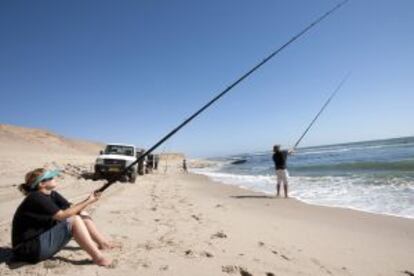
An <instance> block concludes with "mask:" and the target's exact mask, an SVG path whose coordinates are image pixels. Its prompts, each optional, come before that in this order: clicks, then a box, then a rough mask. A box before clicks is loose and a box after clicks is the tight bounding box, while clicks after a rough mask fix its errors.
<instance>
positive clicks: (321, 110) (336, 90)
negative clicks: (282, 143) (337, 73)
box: [293, 73, 350, 149]
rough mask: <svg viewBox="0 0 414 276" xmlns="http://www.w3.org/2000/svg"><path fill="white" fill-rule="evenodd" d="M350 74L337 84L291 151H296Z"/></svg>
mask: <svg viewBox="0 0 414 276" xmlns="http://www.w3.org/2000/svg"><path fill="white" fill-rule="evenodd" d="M349 75H350V73H348V74H347V75H346V76H345V77H344V78H343V79H342V81H341V82H340V83H339V85H338V86H337V87H336V89H335V90H334V92H333V93H332V95H331V96H330V97H329V98H328V100H327V101H326V102H325V104H324V105H323V106H322V108H321V109H320V110H319V112H318V114H316V116H315V118H313V120H312V122H311V123H310V124H309V126H308V127H307V128H306V130H305V132H303V134H302V136H300V138H299V139H298V141H297V142H296V143H295V145H294V146H293V149H296V148H297V146H298V145H299V143H300V142H301V141H302V139H303V137H305V135H306V134H307V133H308V131H309V130H310V129H311V127H312V126H313V124H314V123H315V122H316V120H317V119H318V118H319V116H320V115H321V114H322V112H323V111H324V110H325V108H326V107H327V106H328V104H329V103H330V102H331V100H332V99H333V97H335V95H336V94H337V93H338V91H339V90H340V89H341V88H342V86H343V85H344V84H345V82H346V81H347V80H348V78H349Z"/></svg>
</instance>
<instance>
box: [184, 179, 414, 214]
mask: <svg viewBox="0 0 414 276" xmlns="http://www.w3.org/2000/svg"><path fill="white" fill-rule="evenodd" d="M190 173H192V172H190ZM192 174H194V175H199V176H202V177H206V178H207V179H208V180H209V181H211V182H215V183H217V184H220V185H227V186H232V187H236V188H239V189H242V190H245V191H249V192H253V193H257V194H263V195H267V196H270V197H273V198H275V199H277V198H276V197H275V196H274V193H271V192H266V191H254V190H251V189H249V188H247V187H244V186H241V185H238V184H230V183H225V182H222V181H218V180H213V179H211V178H210V177H209V176H207V175H204V174H202V173H192ZM279 199H284V197H283V196H280V198H279ZM289 200H296V201H298V202H300V203H303V204H306V205H310V206H319V207H326V208H337V209H343V210H350V211H355V212H362V213H366V214H370V215H379V216H386V217H395V218H401V219H408V220H414V217H406V216H399V215H395V214H387V213H375V212H370V211H366V210H362V209H358V208H355V207H343V206H332V205H324V204H321V203H311V202H306V201H305V200H302V199H300V198H297V197H295V196H289Z"/></svg>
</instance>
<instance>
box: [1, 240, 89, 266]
mask: <svg viewBox="0 0 414 276" xmlns="http://www.w3.org/2000/svg"><path fill="white" fill-rule="evenodd" d="M62 250H70V251H77V250H81V248H80V247H77V246H65V247H64V248H63V249H62ZM44 262H51V263H55V262H56V264H54V265H52V266H55V265H56V266H58V265H59V262H64V263H69V264H72V265H92V264H94V263H93V261H92V260H90V259H83V260H71V259H68V258H65V257H61V256H56V257H52V258H50V259H48V260H45V261H44ZM3 263H5V264H6V265H7V266H8V267H9V269H18V268H20V267H23V266H27V265H34V264H33V263H29V262H22V261H18V260H15V259H14V258H13V250H12V249H11V248H10V247H3V246H1V247H0V265H1V264H3ZM45 265H46V264H45ZM47 266H50V264H49V265H47Z"/></svg>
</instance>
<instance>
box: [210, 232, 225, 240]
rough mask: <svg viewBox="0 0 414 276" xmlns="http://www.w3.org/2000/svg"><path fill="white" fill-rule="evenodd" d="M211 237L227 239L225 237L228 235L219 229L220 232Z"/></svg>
mask: <svg viewBox="0 0 414 276" xmlns="http://www.w3.org/2000/svg"><path fill="white" fill-rule="evenodd" d="M211 238H212V239H217V238H219V239H225V238H227V235H226V234H225V233H224V232H223V231H219V232H217V233H215V234H213V235H211Z"/></svg>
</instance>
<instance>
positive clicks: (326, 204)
mask: <svg viewBox="0 0 414 276" xmlns="http://www.w3.org/2000/svg"><path fill="white" fill-rule="evenodd" d="M190 171H191V170H190ZM192 173H194V174H197V175H203V176H206V177H208V178H209V179H210V180H211V181H216V182H219V183H222V184H223V185H229V186H234V187H238V188H241V189H245V190H247V191H252V192H257V193H263V194H266V195H271V196H272V195H274V194H275V192H270V191H266V190H260V188H250V187H249V186H248V185H247V184H243V183H237V181H236V182H234V181H231V180H228V181H226V180H224V179H214V178H215V177H214V176H210V175H209V173H211V172H203V171H199V169H198V168H196V170H194V171H192ZM213 173H216V172H213ZM219 174H228V175H229V176H233V177H234V176H238V177H245V175H237V174H232V173H225V172H220V173H219ZM248 176H249V177H256V176H252V175H248ZM261 177H265V178H266V177H269V178H272V177H273V176H269V175H267V176H261ZM294 177H295V176H293V177H292V178H294ZM236 179H237V178H236ZM258 181H259V180H258ZM267 185H269V186H272V187H273V188H274V186H275V183H271V184H267ZM292 185H294V183H293V184H292V183H290V185H289V186H290V187H292ZM281 192H282V195H283V189H282V191H281ZM289 194H290V196H289V198H291V199H292V198H294V199H295V200H298V201H300V202H302V203H305V204H309V205H314V206H323V207H330V208H342V209H347V210H354V211H359V212H364V213H368V214H375V215H384V216H392V217H399V218H405V219H410V220H414V215H400V214H395V213H387V212H381V211H377V212H376V211H370V210H367V209H364V208H365V206H364V207H353V206H349V205H348V206H344V205H340V203H339V204H330V203H323V202H312V200H313V199H310V200H306V199H301V198H300V197H296V196H295V195H292V191H290V193H289Z"/></svg>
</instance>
